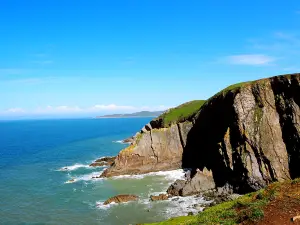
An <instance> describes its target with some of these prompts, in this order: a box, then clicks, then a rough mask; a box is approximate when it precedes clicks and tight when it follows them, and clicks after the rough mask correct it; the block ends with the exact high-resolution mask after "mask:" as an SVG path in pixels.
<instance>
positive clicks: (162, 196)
mask: <svg viewBox="0 0 300 225" xmlns="http://www.w3.org/2000/svg"><path fill="white" fill-rule="evenodd" d="M168 198H169V195H167V194H159V195H158V196H155V195H151V196H150V200H151V201H163V200H168Z"/></svg>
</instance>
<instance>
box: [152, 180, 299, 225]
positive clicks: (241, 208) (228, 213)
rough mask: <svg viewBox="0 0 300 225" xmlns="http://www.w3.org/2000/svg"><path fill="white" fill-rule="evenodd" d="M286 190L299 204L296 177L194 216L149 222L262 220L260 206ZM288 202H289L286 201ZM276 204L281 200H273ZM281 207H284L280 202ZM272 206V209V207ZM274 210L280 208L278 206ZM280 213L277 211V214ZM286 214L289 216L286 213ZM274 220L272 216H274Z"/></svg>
mask: <svg viewBox="0 0 300 225" xmlns="http://www.w3.org/2000/svg"><path fill="white" fill-rule="evenodd" d="M287 193H288V194H289V195H288V197H289V198H293V199H295V200H297V201H299V204H300V179H295V180H293V181H286V182H283V183H279V182H277V183H273V184H270V185H269V186H268V187H267V188H265V189H262V190H260V191H257V192H254V193H250V194H247V195H244V196H242V197H240V198H238V199H236V200H233V201H228V202H224V203H221V204H219V205H216V206H213V207H210V208H207V209H206V210H205V211H203V212H201V213H199V214H198V215H196V216H182V217H177V218H172V219H169V220H167V221H164V222H159V223H152V225H175V224H176V225H180V224H181V225H192V224H205V225H214V224H226V225H233V224H240V223H243V224H257V223H258V222H262V224H264V223H263V221H262V220H263V218H264V215H265V212H264V209H266V208H268V207H269V206H274V202H285V201H284V198H285V197H286V195H287ZM287 202H288V203H289V202H290V200H289V201H287ZM275 205H277V206H278V207H279V206H281V205H282V204H275ZM283 207H288V205H284V206H283ZM275 210H276V209H275ZM278 211H279V212H278V213H277V214H280V212H281V211H282V209H280V208H279V209H278ZM279 216H280V215H279ZM290 216H293V214H292V215H290ZM274 222H275V223H274V224H276V218H274Z"/></svg>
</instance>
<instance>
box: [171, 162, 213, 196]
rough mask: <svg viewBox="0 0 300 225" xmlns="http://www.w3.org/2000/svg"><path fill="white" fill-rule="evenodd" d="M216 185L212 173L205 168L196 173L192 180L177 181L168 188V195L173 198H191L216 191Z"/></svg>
mask: <svg viewBox="0 0 300 225" xmlns="http://www.w3.org/2000/svg"><path fill="white" fill-rule="evenodd" d="M215 187H216V185H215V182H214V179H213V176H212V173H211V171H209V170H207V169H206V168H204V170H203V171H200V170H198V171H196V174H195V175H194V176H193V177H192V178H191V179H189V178H188V179H186V180H177V181H175V182H174V183H173V184H171V186H170V187H169V188H168V190H167V193H168V194H169V195H172V196H189V195H195V194H199V193H202V192H205V191H208V190H213V189H215Z"/></svg>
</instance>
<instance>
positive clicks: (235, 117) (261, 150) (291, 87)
mask: <svg viewBox="0 0 300 225" xmlns="http://www.w3.org/2000/svg"><path fill="white" fill-rule="evenodd" d="M299 83H300V74H293V75H285V76H276V77H272V78H268V79H262V80H258V81H254V82H247V83H241V84H236V85H233V86H230V87H228V88H226V89H225V90H223V91H221V92H219V93H218V94H216V95H215V96H213V97H211V98H210V99H208V100H207V101H206V103H205V104H204V105H203V106H202V107H201V109H200V110H199V111H198V113H197V115H195V116H193V118H192V119H190V120H188V121H186V122H182V121H181V122H180V123H177V124H171V126H170V127H167V128H166V127H163V126H162V124H161V123H160V121H159V120H154V121H151V122H150V124H148V125H146V126H145V127H144V128H143V129H142V131H141V132H140V133H138V134H137V135H136V136H135V138H134V142H133V144H132V145H130V146H129V147H128V148H126V149H125V150H123V151H121V152H120V153H119V155H118V156H117V158H116V160H115V163H114V165H113V166H112V167H111V168H109V169H108V170H106V171H105V172H104V173H103V175H102V176H107V177H109V176H114V175H120V174H135V173H146V172H151V171H158V170H167V169H176V168H179V167H183V168H192V169H193V171H195V170H196V168H199V169H200V171H203V170H204V169H205V168H206V169H207V170H208V171H211V174H212V175H211V177H212V178H213V181H214V185H215V187H216V188H222V187H226V188H230V189H232V190H234V191H235V192H239V193H244V192H249V191H254V190H257V189H260V188H262V187H265V186H266V185H267V184H269V183H270V182H273V181H283V180H287V179H291V178H296V177H299V176H300V170H299V165H300V108H299V107H300V85H299ZM206 178H208V177H206ZM202 179H204V177H202V178H200V181H199V180H198V181H199V182H200V183H198V181H196V180H197V179H192V180H191V182H190V183H189V184H188V183H182V182H181V184H180V185H181V188H182V191H183V190H186V189H191V190H196V191H198V190H199V188H198V187H200V186H202V183H205V182H202ZM184 182H185V181H184ZM192 182H194V183H192ZM209 182H210V181H209ZM188 186H189V188H188ZM212 186H213V184H211V187H212ZM184 188H185V189H184Z"/></svg>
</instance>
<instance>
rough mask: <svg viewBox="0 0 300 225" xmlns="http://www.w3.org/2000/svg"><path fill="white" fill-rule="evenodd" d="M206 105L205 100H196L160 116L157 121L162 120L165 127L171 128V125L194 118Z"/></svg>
mask: <svg viewBox="0 0 300 225" xmlns="http://www.w3.org/2000/svg"><path fill="white" fill-rule="evenodd" d="M204 103H205V100H194V101H190V102H187V103H184V104H182V105H180V106H177V107H175V108H172V109H170V110H168V111H167V112H165V113H164V114H162V115H161V116H159V117H158V118H157V120H162V125H163V127H169V126H170V125H171V124H175V123H178V122H184V121H185V120H188V119H190V118H192V117H193V116H194V115H195V114H196V113H197V112H198V111H199V110H200V108H201V106H202V105H203V104H204Z"/></svg>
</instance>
